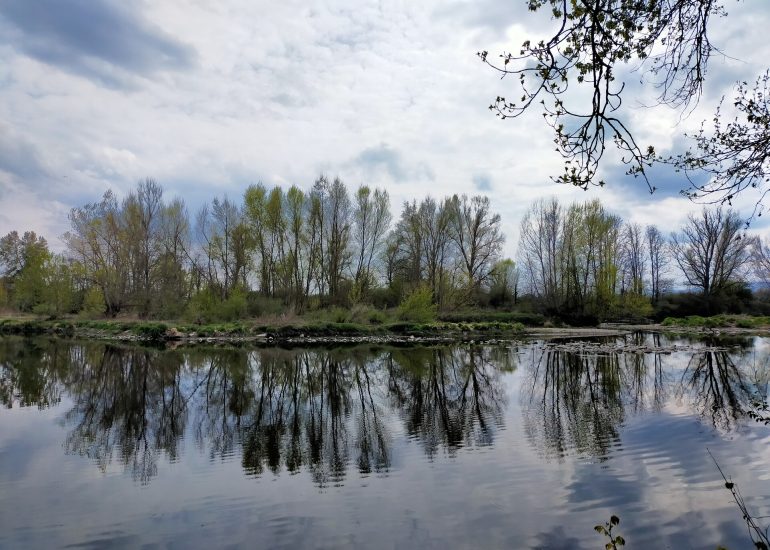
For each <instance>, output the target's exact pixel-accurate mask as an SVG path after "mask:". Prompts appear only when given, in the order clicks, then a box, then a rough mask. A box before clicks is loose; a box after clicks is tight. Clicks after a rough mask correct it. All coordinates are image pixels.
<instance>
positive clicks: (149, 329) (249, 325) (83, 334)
mask: <svg viewBox="0 0 770 550" xmlns="http://www.w3.org/2000/svg"><path fill="white" fill-rule="evenodd" d="M526 332H527V329H526V327H525V326H524V325H523V324H521V323H506V322H465V323H462V322H458V323H455V322H440V321H439V322H431V323H407V322H399V323H389V324H382V325H364V324H357V323H334V322H327V323H295V324H286V325H272V326H271V325H264V324H260V323H257V322H249V321H242V322H237V323H222V324H211V325H191V324H186V323H176V322H145V321H134V320H120V321H118V320H104V321H91V320H46V319H34V318H26V319H25V318H6V319H0V334H15V335H30V336H31V335H39V334H49V335H57V336H64V337H78V338H86V339H97V340H121V341H152V342H179V343H182V342H255V343H271V342H281V343H322V342H382V343H401V342H416V341H421V342H453V341H466V340H485V341H489V340H495V339H499V340H511V339H515V338H520V337H522V336H524V335H526Z"/></svg>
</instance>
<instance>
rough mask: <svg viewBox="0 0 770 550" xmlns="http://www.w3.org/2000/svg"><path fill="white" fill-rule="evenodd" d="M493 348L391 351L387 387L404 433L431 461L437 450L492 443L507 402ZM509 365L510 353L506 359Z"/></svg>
mask: <svg viewBox="0 0 770 550" xmlns="http://www.w3.org/2000/svg"><path fill="white" fill-rule="evenodd" d="M492 349H493V348H480V347H470V348H459V349H452V348H446V347H436V348H425V349H421V350H419V351H418V350H411V349H410V350H408V352H403V353H394V354H393V355H392V356H391V357H390V361H389V362H388V388H389V392H390V394H391V399H392V402H393V403H394V405H395V407H396V408H397V409H399V410H401V411H403V412H402V415H403V417H404V422H405V424H406V428H407V432H408V433H409V434H410V435H412V436H414V437H416V438H417V439H419V440H420V441H421V442H422V445H423V447H424V449H425V453H426V454H427V455H428V456H429V457H433V456H434V455H435V454H436V452H437V451H438V449H439V448H441V447H442V446H443V447H446V448H447V449H448V450H449V451H450V452H454V451H455V450H456V449H457V448H459V447H462V446H463V445H476V446H483V445H491V444H492V443H493V441H494V434H495V430H496V428H497V427H498V426H500V425H501V424H502V411H503V407H504V404H505V398H504V392H503V389H502V384H501V382H500V372H501V369H500V367H499V363H496V362H493V361H492V358H491V354H492V351H491V350H492ZM504 357H505V358H506V359H507V360H508V361H511V357H512V356H511V355H510V354H508V355H505V356H504Z"/></svg>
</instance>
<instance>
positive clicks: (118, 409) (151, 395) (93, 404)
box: [64, 346, 187, 483]
mask: <svg viewBox="0 0 770 550" xmlns="http://www.w3.org/2000/svg"><path fill="white" fill-rule="evenodd" d="M75 351H76V353H73V360H72V365H71V369H70V373H69V376H68V380H67V386H68V388H67V389H68V391H69V393H70V395H71V396H72V399H73V401H74V405H73V407H72V409H71V410H70V411H69V412H68V413H67V416H66V418H67V421H68V423H70V424H72V425H73V428H72V430H71V431H70V433H69V435H68V437H67V440H66V441H65V445H64V446H65V449H66V451H67V452H69V453H73V454H78V455H82V456H87V457H89V458H91V459H93V460H95V461H96V463H97V464H98V465H99V467H100V468H101V469H102V470H106V468H107V466H108V465H109V464H110V462H111V461H112V457H113V454H114V453H115V451H117V453H118V457H119V460H120V462H121V463H122V464H123V465H124V466H125V467H126V469H128V470H130V471H131V473H132V475H133V477H134V479H136V480H138V481H140V482H141V483H147V482H148V481H149V480H150V479H151V478H152V477H153V476H155V475H156V473H157V461H158V455H159V454H160V453H161V452H163V453H165V454H166V455H167V456H168V458H169V459H170V460H172V461H173V460H175V459H176V458H177V456H178V454H179V452H178V444H179V440H180V437H181V435H182V434H183V433H184V429H185V421H186V418H187V414H186V399H185V396H183V395H182V394H181V391H180V383H179V382H180V376H181V372H180V370H181V366H182V361H181V357H179V356H178V355H176V354H170V353H161V352H158V351H156V350H148V349H121V348H117V347H114V346H103V347H102V346H98V347H90V346H89V347H83V348H77V347H76V348H75Z"/></svg>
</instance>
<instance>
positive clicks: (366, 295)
mask: <svg viewBox="0 0 770 550" xmlns="http://www.w3.org/2000/svg"><path fill="white" fill-rule="evenodd" d="M69 218H70V225H71V229H70V231H69V232H67V233H66V234H65V235H64V242H65V244H66V249H67V250H66V253H65V254H63V255H56V254H52V253H51V252H50V251H49V250H48V246H47V243H46V241H45V240H44V239H42V238H40V237H38V236H37V235H35V234H34V233H31V232H29V233H25V234H24V235H22V236H19V234H18V233H17V232H11V233H9V234H8V235H6V236H5V237H3V239H2V241H0V268H2V272H1V273H2V276H3V285H2V287H3V291H2V292H3V295H2V296H0V299H1V300H2V302H4V303H6V304H7V305H11V306H13V307H15V308H17V309H19V310H21V311H40V312H48V313H54V314H61V313H66V312H69V311H81V310H85V311H87V312H95V313H99V312H103V313H106V314H107V315H112V316H114V315H116V314H118V313H120V312H125V311H132V312H135V313H137V314H138V315H140V316H142V317H152V316H156V317H157V316H162V317H174V316H179V315H181V314H182V313H184V311H185V310H188V311H189V310H198V311H200V310H207V309H211V308H215V307H222V305H223V304H224V305H228V304H229V305H231V306H232V307H233V309H234V311H235V312H236V313H238V312H241V313H242V312H243V309H244V307H245V304H246V303H247V300H251V301H252V302H253V303H254V304H257V305H259V304H260V303H262V304H264V303H272V304H280V306H279V307H281V308H282V309H288V308H293V309H294V310H295V311H296V312H298V313H302V312H304V311H306V310H307V309H308V308H309V307H315V306H318V305H342V306H346V305H350V304H351V303H359V302H364V303H371V302H373V301H378V302H379V304H380V305H383V306H387V305H390V306H392V305H397V304H398V303H399V301H400V300H401V299H402V298H403V297H404V296H406V295H408V294H409V293H411V292H413V291H414V290H415V289H423V290H424V289H429V290H430V293H431V297H432V299H433V301H434V302H435V303H436V304H439V305H440V306H441V307H443V308H451V307H455V306H458V305H461V304H468V303H475V302H478V301H479V300H480V299H482V297H483V295H485V294H487V293H488V292H489V291H490V284H491V283H490V282H491V281H492V280H493V279H495V278H496V279H495V280H500V279H501V277H502V278H504V279H505V278H506V277H509V273H508V272H509V271H510V269H511V266H512V262H511V261H508V262H503V263H502V264H500V266H499V267H498V268H497V269H495V267H496V264H497V263H498V262H499V260H500V254H501V247H502V244H503V242H504V236H503V234H502V233H501V231H500V216H499V215H498V214H495V213H493V212H492V210H491V206H490V203H489V199H488V198H486V197H482V196H474V197H470V198H469V197H467V196H465V195H463V196H457V195H454V196H452V197H446V198H443V199H441V200H436V199H434V198H431V197H428V198H425V199H424V200H422V201H421V202H419V203H418V202H416V201H413V202H411V203H406V204H404V207H403V210H402V212H401V215H400V217H399V218H398V220H397V222H396V223H395V224H392V223H391V222H392V214H391V212H390V198H389V196H388V193H387V192H386V191H384V190H381V189H371V188H369V187H367V186H361V187H359V188H358V189H357V190H356V191H355V192H354V193H352V194H351V193H350V192H349V191H348V189H347V187H346V186H345V185H344V184H343V183H342V182H341V181H340V180H339V179H334V180H333V181H330V180H328V179H327V178H325V177H323V176H321V177H319V178H318V179H317V180H316V182H315V183H314V184H313V186H312V188H311V189H310V190H309V191H303V190H302V189H300V188H299V187H297V186H292V187H291V188H289V189H288V190H286V191H285V190H284V189H283V188H281V187H278V186H276V187H273V188H268V187H266V186H264V185H262V184H257V185H252V186H250V187H248V188H247V189H246V191H245V193H244V195H243V200H242V201H240V202H236V201H232V200H231V199H229V198H227V197H223V198H215V199H214V200H213V201H211V203H209V204H206V205H205V206H203V207H202V208H201V209H200V210H199V211H198V212H197V214H196V215H195V216H194V219H193V220H191V219H190V216H189V215H188V212H187V209H186V207H185V204H184V202H183V201H182V200H181V199H178V198H176V199H173V200H172V201H170V202H167V201H166V200H165V199H164V197H163V189H162V187H161V186H160V185H158V184H157V183H156V182H155V181H153V180H151V179H147V180H145V181H142V182H140V183H139V185H138V186H137V188H136V189H135V190H134V191H132V192H131V193H129V194H128V195H127V196H126V197H125V198H124V199H123V200H118V198H117V197H116V196H115V195H114V194H113V193H112V192H109V191H108V192H107V193H106V194H105V195H104V197H103V198H102V199H101V201H99V202H95V203H91V204H87V205H85V206H83V207H79V208H74V209H73V210H72V211H71V213H70V216H69ZM506 269H507V271H506ZM52 293H55V294H56V297H55V298H54V297H53V296H52V295H51V294H52ZM257 309H258V308H257Z"/></svg>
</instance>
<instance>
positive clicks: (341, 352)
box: [0, 335, 770, 549]
mask: <svg viewBox="0 0 770 550" xmlns="http://www.w3.org/2000/svg"><path fill="white" fill-rule="evenodd" d="M604 342H605V343H608V344H610V345H612V346H615V345H620V344H621V343H626V344H634V345H646V346H650V347H655V348H658V349H660V348H663V349H665V350H667V351H668V352H669V353H653V352H649V351H648V352H646V353H645V352H638V353H614V352H613V353H609V352H607V350H606V349H600V348H597V347H595V346H591V345H590V344H586V345H583V346H582V347H578V346H577V345H576V346H575V349H571V350H570V349H565V347H564V346H558V345H557V346H554V345H553V344H543V343H538V342H535V343H531V344H524V345H506V346H499V347H491V346H471V345H462V346H454V347H446V346H428V347H402V348H393V347H382V346H359V347H352V348H351V347H348V348H342V349H332V350H329V349H320V348H313V349H307V348H303V349H300V348H297V349H290V350H289V349H226V348H213V347H211V348H184V349H177V350H158V349H151V348H144V347H138V346H133V347H132V346H118V345H110V344H104V343H75V342H72V341H67V340H54V339H22V338H2V339H0V403H1V404H2V408H0V547H2V548H14V549H15V548H49V547H70V548H103V547H105V548H121V547H126V548H136V547H140V546H144V547H148V548H166V547H168V548H220V547H238V546H243V547H250V548H343V547H357V548H359V547H360V548H363V547H365V548H603V547H604V540H603V539H602V538H601V536H599V535H597V533H595V532H594V531H593V526H594V525H595V524H597V523H601V522H604V521H606V520H607V519H608V518H609V516H610V515H611V514H617V515H618V516H620V518H621V524H620V526H619V532H620V533H621V534H622V535H623V536H624V537H625V538H626V540H627V541H628V545H629V546H628V547H630V548H677V549H679V548H712V549H713V548H716V546H717V545H718V544H723V545H727V546H728V547H730V548H747V547H750V541H749V540H748V538H747V536H746V529H745V524H743V523H742V521H741V517H740V513H739V512H738V509H737V508H736V507H735V505H734V504H733V503H732V501H731V498H730V495H729V493H728V492H727V491H726V490H725V489H724V487H723V483H722V482H721V478H720V477H719V474H718V472H717V470H716V468H715V466H714V464H713V462H711V459H710V457H709V456H708V454H707V452H706V448H707V447H708V448H709V449H711V451H712V452H713V453H714V455H715V456H716V457H717V458H718V460H719V462H720V464H721V466H722V468H723V469H724V470H725V472H727V473H728V474H730V475H732V477H733V479H734V480H735V481H736V482H737V483H738V485H739V487H740V488H741V490H742V492H743V494H744V496H745V498H746V501H747V503H748V505H749V507H750V508H751V510H752V511H753V512H754V514H755V515H760V516H761V515H769V514H770V498H768V495H770V470H769V469H768V464H769V459H770V446H769V445H768V444H769V443H770V428H768V427H765V426H764V425H757V424H755V423H752V422H749V421H748V420H746V419H744V418H743V417H742V413H741V412H740V411H741V409H742V408H744V407H746V406H747V405H748V404H749V403H750V400H751V397H752V396H753V395H754V393H755V392H756V391H757V389H759V390H760V391H765V390H766V387H767V386H766V381H767V379H768V374H769V373H770V369H769V355H768V354H769V353H770V340H764V339H760V338H755V339H743V340H731V341H726V342H725V341H722V342H717V341H709V342H699V343H697V344H696V345H697V346H698V349H697V350H695V351H694V352H693V351H692V350H690V351H676V350H674V351H672V346H675V345H683V344H685V343H686V342H684V341H675V340H667V339H665V338H660V337H657V336H653V335H636V336H629V337H626V338H625V339H624V338H619V339H614V340H609V341H607V340H605V341H604ZM763 521H770V519H768V520H763Z"/></svg>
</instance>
